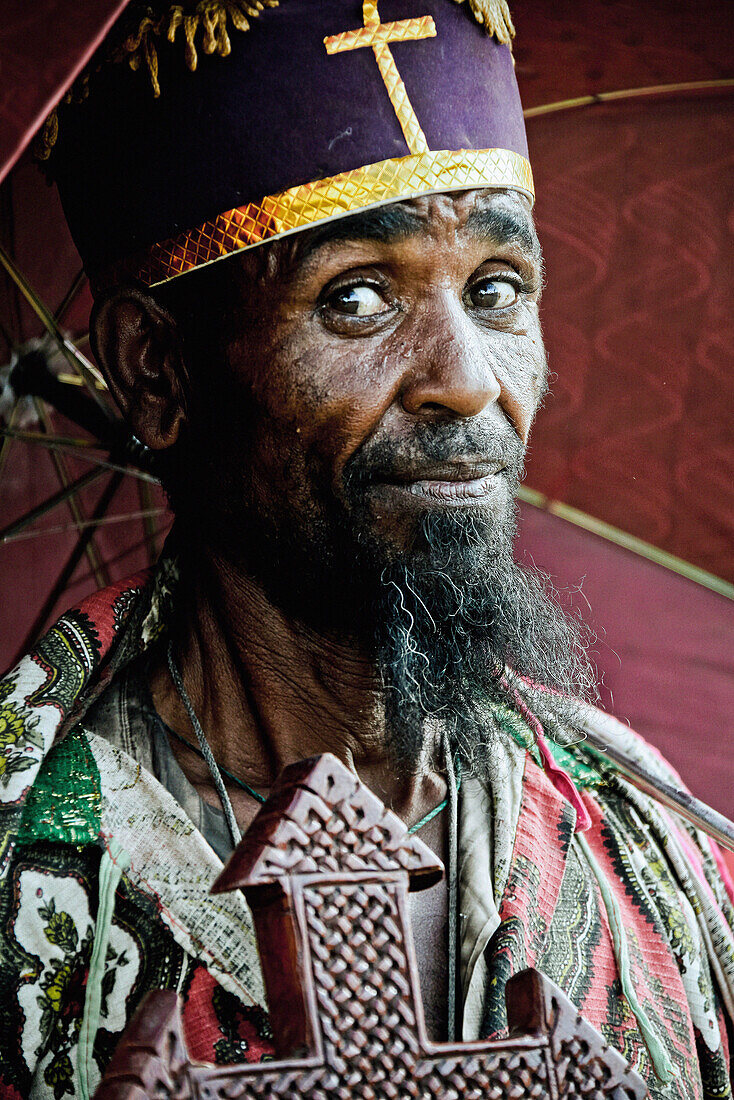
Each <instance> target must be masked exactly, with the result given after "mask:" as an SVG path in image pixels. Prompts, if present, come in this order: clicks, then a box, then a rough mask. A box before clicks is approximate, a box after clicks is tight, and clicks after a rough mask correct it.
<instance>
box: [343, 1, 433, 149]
mask: <svg viewBox="0 0 734 1100" xmlns="http://www.w3.org/2000/svg"><path fill="white" fill-rule="evenodd" d="M362 18H363V20H364V26H363V27H359V28H358V29H357V30H355V31H343V32H342V33H341V34H333V35H331V36H330V37H329V38H325V39H324V45H325V46H326V52H327V53H329V54H332V53H343V52H344V51H345V50H359V49H362V47H363V46H371V47H372V50H373V53H374V55H375V58H376V60H377V64H378V66H379V69H380V75H381V77H382V79H383V81H384V82H385V87H386V88H387V94H388V95H389V96H390V102H391V103H392V105H393V107H394V108H395V114H396V115H397V116H398V122H399V123H400V128H401V129H402V131H403V134H404V135H405V140H406V141H407V143H408V148H409V149H410V151H411V153H427V152H428V142H427V141H426V136H425V134H424V133H423V131H422V130H421V127H420V123H419V122H418V118H417V117H416V113H415V111H414V110H413V105H412V104H411V102H410V100H409V99H408V93H407V92H406V90H405V85H404V84H403V81H402V78H401V76H400V73H399V72H398V68H397V65H396V64H395V60H394V58H393V55H392V54H391V52H390V43H391V42H415V41H417V40H418V39H420V38H435V37H436V24H435V23H434V22H433V19H432V17H431V16H430V15H422V16H419V17H416V18H414V19H401V20H400V21H399V22H396V23H381V22H380V16H379V14H378V12H377V0H363V3H362Z"/></svg>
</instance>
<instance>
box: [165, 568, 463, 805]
mask: <svg viewBox="0 0 734 1100" xmlns="http://www.w3.org/2000/svg"><path fill="white" fill-rule="evenodd" d="M182 573H183V575H182V583H181V587H180V591H179V595H178V604H177V618H176V621H175V625H174V631H173V652H174V657H175V660H176V663H177V664H178V666H179V668H180V670H181V673H182V676H183V681H184V684H185V687H186V691H187V693H188V695H189V697H190V699H191V703H192V705H193V708H194V711H195V713H196V715H197V717H198V719H199V722H200V723H201V726H202V728H203V730H204V732H205V734H206V737H207V740H208V741H209V744H210V747H211V749H212V752H213V753H214V757H215V759H216V760H217V762H218V763H219V764H220V766H222V767H223V768H225V769H227V771H229V772H231V773H232V774H233V775H236V776H237V777H238V778H240V779H241V780H243V781H244V782H246V783H247V784H249V785H250V786H251V787H253V788H254V789H255V790H258V791H262V792H263V793H264V792H266V791H267V790H268V789H269V788H270V787H271V786H272V784H273V782H274V781H275V779H276V777H277V775H278V774H279V773H280V771H281V770H282V768H284V767H285V766H286V765H287V764H289V763H292V762H293V761H295V760H301V759H304V758H306V757H309V756H313V755H316V754H318V753H323V752H332V753H334V754H335V755H336V756H338V757H339V758H340V759H341V760H343V761H344V762H345V763H346V764H347V765H348V766H349V767H351V768H353V769H354V771H355V772H356V773H357V774H359V776H360V778H362V779H363V780H364V781H365V782H366V783H367V784H368V785H369V786H370V787H371V788H372V789H373V790H374V791H375V793H376V794H377V795H378V796H379V797H380V798H381V799H383V801H385V802H386V803H387V804H388V805H391V806H392V807H393V808H394V809H395V811H396V812H398V813H399V814H400V815H401V816H402V817H403V818H404V819H405V820H406V821H415V820H417V819H418V818H420V816H421V815H422V813H425V812H426V811H427V810H428V809H430V808H431V807H432V805H434V804H435V803H436V802H437V801H439V800H440V799H441V798H442V797H443V794H444V790H445V787H444V783H443V779H442V778H441V776H440V774H439V773H438V772H437V771H436V770H435V769H434V767H433V762H434V760H435V757H436V755H437V754H436V753H435V751H434V748H435V746H433V745H432V744H426V746H425V749H424V753H423V759H422V760H420V761H419V762H418V767H417V768H416V770H415V773H414V774H401V775H398V774H396V769H395V767H394V765H393V764H392V761H391V760H390V757H389V755H388V749H387V736H386V729H385V720H384V707H383V703H382V696H381V691H380V685H379V676H378V673H377V670H376V668H375V665H374V661H372V660H371V659H370V658H369V656H367V655H365V653H363V652H361V651H360V647H359V645H358V643H357V642H355V641H352V640H351V639H334V638H326V637H324V636H323V635H321V634H318V633H316V632H314V631H311V630H309V629H308V628H307V627H305V626H303V625H302V624H299V623H297V622H294V621H293V620H291V619H289V618H287V617H286V616H285V615H284V614H283V612H282V611H281V610H280V609H279V608H278V607H276V606H275V605H274V604H273V603H272V602H271V601H270V600H269V599H268V598H267V596H266V594H265V593H264V592H263V590H262V588H261V587H260V586H259V585H258V584H256V583H255V582H254V581H253V580H252V578H251V577H248V576H247V575H245V574H244V573H242V572H241V571H239V570H238V569H236V568H235V567H233V566H232V565H231V564H229V563H227V562H222V561H219V560H212V559H208V560H203V561H199V562H197V565H196V568H192V567H191V566H189V567H188V568H186V567H184V568H183V570H182ZM151 690H152V694H153V699H154V702H155V705H156V708H157V710H158V712H159V713H160V714H161V716H162V717H163V718H164V719H165V721H166V722H167V723H168V724H169V725H170V726H171V727H172V728H173V729H174V730H176V732H178V733H180V734H182V735H184V736H186V737H187V738H188V739H189V740H191V741H194V742H195V739H194V738H193V736H192V733H193V731H192V730H191V724H190V721H189V719H188V716H187V714H186V710H185V707H184V705H183V702H182V700H181V699H180V697H179V695H178V692H177V691H176V689H175V687H174V685H173V683H172V681H171V678H170V675H169V673H168V669H167V665H166V661H165V658H163V657H162V658H161V659H160V660H159V662H158V664H157V665H156V666H155V667H154V668H153V670H152V673H151ZM181 763H182V764H184V767H185V770H188V768H187V764H186V762H185V761H184V760H183V759H182V760H181ZM188 766H189V767H191V768H193V772H194V775H193V776H191V778H192V779H193V780H194V781H195V782H196V780H197V779H198V780H199V782H197V783H196V785H197V786H198V787H199V788H200V789H202V788H203V790H202V793H203V794H204V795H205V797H206V796H207V794H208V793H209V792H208V791H207V786H208V777H207V776H206V774H205V773H204V772H203V770H202V768H201V767H197V766H196V764H194V763H192V762H190V761H189V765H188Z"/></svg>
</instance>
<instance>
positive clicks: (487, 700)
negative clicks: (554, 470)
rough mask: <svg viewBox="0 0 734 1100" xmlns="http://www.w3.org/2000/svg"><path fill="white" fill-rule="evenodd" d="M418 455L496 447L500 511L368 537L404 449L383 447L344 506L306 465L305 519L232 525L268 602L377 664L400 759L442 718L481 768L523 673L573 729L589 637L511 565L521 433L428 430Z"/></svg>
mask: <svg viewBox="0 0 734 1100" xmlns="http://www.w3.org/2000/svg"><path fill="white" fill-rule="evenodd" d="M493 448H494V449H493ZM412 450H413V453H417V454H418V455H420V456H422V457H426V458H429V459H435V460H442V459H445V458H448V457H450V456H451V455H455V454H471V453H478V454H483V455H494V454H496V455H497V456H498V457H501V458H502V460H503V461H504V462H505V463H506V471H505V473H504V474H503V475H502V476H503V477H506V478H507V492H506V494H505V499H506V500H507V501H508V502H509V504H508V507H506V509H505V510H504V511H503V512H501V513H500V514H497V513H495V514H493V515H491V516H489V515H486V514H484V513H483V512H474V511H466V512H465V511H464V510H460V509H457V510H455V511H452V512H447V513H443V512H442V513H437V514H436V513H427V514H426V515H425V516H424V517H423V518H422V520H421V521H420V523H418V524H417V529H416V531H415V534H414V536H413V538H412V542H411V545H410V546H409V547H407V548H406V549H404V550H402V551H399V552H398V551H396V550H395V549H394V548H392V549H391V548H388V546H387V545H386V544H385V543H384V542H382V541H381V539H380V538H379V537H378V536H377V535H376V534H375V532H374V524H373V520H372V517H371V514H370V510H369V505H368V490H369V486H370V484H371V481H372V479H373V478H374V476H375V471H379V470H380V469H384V468H385V467H387V468H388V469H389V468H390V466H391V463H393V462H395V461H397V460H399V459H400V458H401V457H402V456H403V455H404V450H402V451H401V452H400V453H397V451H396V446H395V445H393V444H390V445H389V446H387V445H385V444H383V445H381V446H380V445H374V446H368V447H366V448H365V450H364V452H362V453H358V455H357V456H355V459H354V460H353V464H352V467H351V469H350V470H349V471H348V473H347V475H346V477H345V499H344V501H337V500H336V499H334V498H333V496H332V494H331V491H330V490H327V489H323V490H322V492H321V494H320V495H319V493H318V490H317V487H318V486H324V485H325V484H326V483H327V482H326V479H325V478H324V477H323V476H321V475H320V472H319V471H318V469H314V470H311V471H308V472H307V473H306V481H307V482H308V483H309V484H310V485H311V486H312V487H313V495H312V503H311V506H310V508H309V509H308V510H307V512H306V513H305V514H304V513H301V514H299V515H294V514H293V513H292V512H291V511H290V510H289V509H287V508H285V509H283V510H282V511H281V512H280V513H279V515H278V517H277V521H276V519H275V517H267V516H263V515H262V514H259V513H258V512H256V511H255V509H254V507H252V506H251V507H250V508H249V509H248V508H247V506H245V507H244V509H243V510H242V511H240V513H239V514H238V516H237V520H236V521H235V520H234V518H233V522H232V524H231V529H232V530H236V531H237V532H238V542H237V546H236V552H237V553H238V554H239V555H240V557H241V564H242V566H243V567H244V568H245V569H246V570H247V571H248V572H249V573H250V574H251V575H252V576H253V577H254V578H255V579H256V580H257V581H258V582H259V583H260V584H261V585H262V586H263V587H264V589H265V591H266V593H267V595H268V597H269V598H270V599H271V600H272V602H273V603H274V604H276V605H277V606H278V607H280V608H281V609H282V610H283V611H284V612H285V613H286V614H287V615H288V616H290V617H292V618H294V619H295V620H297V621H300V622H302V623H304V624H305V625H307V626H308V627H309V628H310V629H312V630H315V631H317V632H319V633H321V634H323V635H324V636H330V637H333V638H336V639H337V640H342V641H343V640H345V639H350V638H351V639H354V640H355V642H356V644H357V645H358V646H359V648H360V649H361V650H362V652H364V653H366V654H367V655H368V656H369V657H370V658H371V659H372V660H373V661H374V663H375V666H376V669H377V671H378V673H379V677H380V681H381V684H382V689H383V703H384V710H385V716H386V721H387V736H388V746H387V747H388V751H389V752H390V754H391V756H392V757H393V759H394V761H395V764H396V766H399V767H401V768H403V769H410V770H414V769H415V768H417V767H418V766H419V763H420V761H421V760H422V758H423V755H424V753H423V749H424V744H425V738H426V733H427V730H428V727H429V726H435V724H436V723H439V724H440V725H441V727H442V728H443V729H445V730H446V732H447V733H448V735H449V739H450V742H451V744H452V746H453V748H454V751H455V752H456V753H457V754H458V755H459V756H460V758H461V761H462V765H463V766H464V767H465V768H466V769H467V770H468V771H470V772H471V773H474V774H479V775H481V774H482V773H483V772H484V771H485V770H486V768H487V763H488V760H489V758H490V756H491V754H492V751H493V746H494V745H495V742H496V737H497V735H498V726H497V723H496V721H495V720H494V719H493V713H494V711H495V710H496V705H497V704H505V705H509V706H510V707H511V708H513V709H516V707H517V699H516V696H515V686H516V684H517V682H518V680H517V678H518V677H525V678H527V679H528V680H529V681H532V682H533V683H535V684H540V685H543V686H545V687H548V688H550V689H552V692H541V693H538V692H535V693H534V700H535V701H536V703H538V700H539V703H538V705H536V713H537V714H538V717H539V718H540V719H541V721H542V722H544V724H546V725H549V726H550V727H551V728H552V730H553V732H554V734H555V733H557V732H560V731H563V730H564V729H565V730H569V729H570V730H571V731H573V727H574V723H575V716H576V711H577V702H576V701H577V700H578V698H581V699H595V698H596V697H597V691H596V677H595V672H594V669H593V666H592V664H591V662H590V660H589V657H588V653H587V650H588V644H589V640H590V634H589V632H588V630H587V629H586V628H585V627H584V626H583V624H582V623H581V622H579V621H577V620H575V619H572V618H569V617H568V616H567V615H566V614H565V612H564V610H563V608H562V606H561V604H560V602H559V599H558V596H557V594H556V593H555V592H554V591H553V589H552V586H551V585H550V583H549V579H548V578H547V577H546V576H544V575H543V574H542V573H540V572H539V571H537V570H535V569H530V568H527V567H524V566H520V565H518V564H517V563H516V562H515V561H514V560H513V543H514V538H515V533H516V513H515V509H514V506H513V505H512V496H513V495H514V490H515V488H516V486H517V483H518V482H519V477H520V473H521V469H522V459H523V452H524V449H523V447H522V444H521V443H520V441H519V440H518V439H517V436H515V435H514V433H512V432H510V431H509V429H508V432H507V433H504V435H502V437H501V438H500V436H499V435H498V434H497V433H495V435H494V436H493V437H491V438H489V439H487V438H480V437H479V429H476V428H471V427H469V426H450V425H449V426H447V425H425V426H423V428H422V430H421V431H419V432H416V435H415V437H414V439H413V441H412ZM298 476H299V477H302V476H303V474H302V472H300V471H299V472H298ZM244 496H245V497H246V496H247V494H244ZM232 499H235V500H237V499H238V500H239V501H240V502H242V500H243V495H242V494H237V493H233V497H232ZM508 669H509V670H510V671H511V675H510V680H512V681H513V682H512V683H510V682H508V678H507V676H506V671H507V670H508ZM513 677H514V680H513ZM538 708H540V709H538ZM571 735H572V734H571Z"/></svg>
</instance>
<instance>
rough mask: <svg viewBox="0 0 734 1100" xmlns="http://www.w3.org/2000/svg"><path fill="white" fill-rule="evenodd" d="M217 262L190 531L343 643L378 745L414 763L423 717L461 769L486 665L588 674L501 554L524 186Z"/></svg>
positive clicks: (481, 719)
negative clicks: (353, 659)
mask: <svg viewBox="0 0 734 1100" xmlns="http://www.w3.org/2000/svg"><path fill="white" fill-rule="evenodd" d="M234 270H236V271H238V272H239V275H240V278H241V282H240V284H239V285H238V287H237V289H236V293H235V296H234V299H233V300H232V301H230V300H229V299H228V301H227V303H226V305H225V306H224V307H223V308H224V310H225V312H226V335H225V336H224V337H223V339H222V340H221V341H220V343H221V344H222V345H223V348H224V350H223V355H224V363H223V364H221V365H220V364H219V363H217V364H216V366H215V367H213V369H212V370H211V371H210V372H208V373H206V375H205V374H204V372H202V371H199V372H198V373H197V374H196V375H195V377H194V380H193V388H194V392H193V394H192V395H191V406H190V407H191V408H192V410H193V415H192V417H191V420H190V422H189V427H188V432H187V439H188V443H187V451H188V463H187V465H188V469H189V471H190V472H191V476H192V478H195V479H196V481H197V482H198V486H199V487H198V490H197V491H196V492H195V493H193V494H192V496H193V498H194V499H195V502H196V508H197V512H196V514H195V516H194V517H193V518H194V519H195V520H196V522H197V526H198V529H199V531H200V532H201V533H202V537H203V539H204V542H205V545H206V546H208V547H209V549H210V550H214V551H215V552H218V553H220V554H222V555H223V556H224V557H225V558H228V559H229V560H230V561H235V562H236V563H238V564H239V566H240V567H242V568H244V570H245V572H247V573H249V574H250V575H251V576H253V577H255V578H256V580H257V581H258V582H259V583H260V584H261V585H262V586H263V587H264V589H265V591H266V592H267V594H268V595H269V597H270V599H271V600H272V602H273V603H274V604H276V605H277V606H279V607H280V608H281V610H283V611H284V612H285V613H286V614H287V615H289V616H290V617H291V618H293V619H295V620H297V621H300V622H302V623H305V624H306V625H307V626H308V627H311V628H312V629H316V630H317V631H320V632H321V633H328V634H330V635H332V636H336V637H339V638H353V639H356V640H357V641H358V642H359V643H360V645H361V647H362V650H363V652H364V653H365V654H367V655H368V656H369V657H370V658H371V659H372V660H373V662H374V666H375V668H376V671H377V673H378V676H379V678H380V680H381V684H382V688H383V697H384V703H385V713H386V720H387V728H388V731H389V733H390V738H391V746H392V749H393V751H394V754H395V758H396V759H399V760H400V761H402V762H403V764H405V765H406V766H412V765H414V764H415V763H416V761H417V759H418V758H419V756H420V751H421V745H422V743H423V738H424V733H425V723H426V718H428V717H433V718H436V719H438V720H439V721H440V722H441V723H443V726H444V728H445V729H447V730H448V731H449V735H450V737H451V738H452V739H453V743H454V745H455V746H456V748H457V751H459V752H460V753H461V754H462V756H463V758H464V760H465V762H468V763H469V764H470V765H471V766H472V767H476V768H481V764H482V760H485V761H486V759H487V754H488V753H490V752H491V751H492V749H491V745H492V741H493V736H494V735H493V732H492V730H493V725H492V722H491V721H490V722H488V720H487V714H488V710H487V704H488V703H490V702H491V701H492V700H494V701H497V700H500V701H503V702H504V701H506V700H508V699H509V700H510V701H511V702H512V699H513V696H512V691H511V689H510V687H509V686H508V683H507V680H506V674H505V670H506V668H507V667H511V668H512V669H514V670H515V671H516V672H519V673H521V674H524V675H526V676H529V677H530V678H532V679H533V680H535V681H537V682H540V683H545V684H548V685H549V686H552V687H555V688H557V689H559V691H563V692H568V693H573V692H579V693H585V694H588V693H589V688H590V685H591V684H592V683H593V678H592V673H591V671H590V666H589V663H588V661H587V659H586V656H585V654H584V651H583V646H582V644H581V641H580V636H579V632H578V630H577V628H576V627H575V626H574V624H572V623H569V622H568V621H567V620H566V619H565V617H564V615H563V614H562V612H561V611H560V609H559V607H558V605H557V604H556V603H555V602H554V600H553V598H552V597H550V596H548V595H547V594H546V592H545V590H544V587H543V583H542V580H540V579H539V578H538V577H537V576H536V575H535V574H534V573H533V572H532V571H529V570H525V569H523V568H521V567H520V566H518V565H516V564H515V562H514V561H513V557H512V543H513V538H514V532H515V523H514V520H515V512H514V494H515V489H516V487H517V482H518V479H519V477H520V474H521V470H522V463H523V458H524V453H525V447H526V443H527V439H528V434H529V432H530V426H531V424H532V420H533V416H534V414H535V411H536V409H537V406H538V403H539V401H540V398H541V396H542V394H543V392H544V389H545V380H546V364H545V355H544V351H543V345H542V341H541V335H540V326H539V322H538V297H539V293H540V285H541V259H540V250H539V247H538V243H537V238H536V236H535V232H534V229H533V227H532V222H531V219H530V216H529V212H528V209H527V206H526V204H525V202H524V200H523V199H521V198H520V197H518V196H515V195H512V194H508V193H491V192H483V191H472V192H465V193H462V194H458V195H437V196H432V197H427V198H420V199H416V200H413V201H409V202H403V203H400V204H396V205H394V206H391V207H385V208H383V209H378V210H375V211H369V212H365V213H363V214H359V215H355V216H354V217H351V218H348V219H346V218H345V219H344V220H343V221H341V222H335V223H332V224H330V225H329V226H327V227H325V228H322V229H315V230H313V231H311V232H310V233H308V234H306V233H304V234H299V235H297V236H295V237H293V238H291V239H290V240H288V239H286V240H284V241H281V242H278V243H277V244H276V245H275V246H273V247H271V248H270V249H269V250H268V252H263V253H261V254H260V255H259V257H258V254H257V252H253V253H250V254H249V255H248V256H247V257H246V260H245V262H244V264H243V265H242V266H241V267H240V268H236V269H234ZM227 286H228V288H229V284H227ZM230 322H231V324H230ZM553 698H555V697H553ZM558 698H560V696H558Z"/></svg>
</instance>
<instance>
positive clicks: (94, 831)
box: [18, 727, 102, 844]
mask: <svg viewBox="0 0 734 1100" xmlns="http://www.w3.org/2000/svg"><path fill="white" fill-rule="evenodd" d="M101 801H102V798H101V783H100V778H99V769H98V768H97V762H96V760H95V759H94V756H93V754H92V750H91V749H90V747H89V742H88V740H87V736H86V734H85V733H84V731H83V730H81V729H79V728H78V727H77V728H76V729H73V730H71V731H70V732H69V733H68V734H67V735H66V737H65V738H64V739H63V740H62V741H60V742H59V743H58V744H57V745H54V747H53V748H52V749H51V751H50V752H49V754H48V756H47V757H46V759H45V760H44V762H43V766H42V768H41V770H40V771H39V773H38V777H37V779H36V781H35V783H34V784H33V786H32V787H31V790H30V792H29V794H28V798H27V799H26V803H25V806H24V807H23V816H22V818H21V822H20V831H19V834H18V843H19V844H29V843H30V842H31V841H34V840H60V841H64V842H65V843H67V844H88V843H90V842H92V843H93V842H95V841H96V840H97V839H98V837H99V832H100V827H101Z"/></svg>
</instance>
